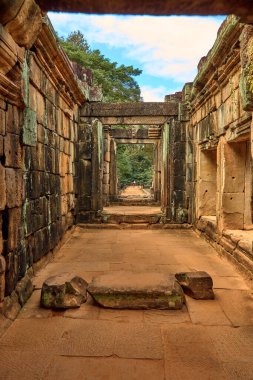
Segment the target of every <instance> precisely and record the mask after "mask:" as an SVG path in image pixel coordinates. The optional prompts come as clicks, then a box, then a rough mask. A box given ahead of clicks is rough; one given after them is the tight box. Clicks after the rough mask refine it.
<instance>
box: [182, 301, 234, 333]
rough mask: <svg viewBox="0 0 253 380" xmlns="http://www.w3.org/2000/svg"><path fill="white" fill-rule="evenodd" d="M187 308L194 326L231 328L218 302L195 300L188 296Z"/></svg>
mask: <svg viewBox="0 0 253 380" xmlns="http://www.w3.org/2000/svg"><path fill="white" fill-rule="evenodd" d="M185 299H186V306H187V309H188V311H189V314H190V318H191V321H192V323H193V324H200V325H207V326H211V325H214V326H219V325H220V326H231V321H230V320H229V319H228V317H227V316H226V314H225V313H224V311H223V310H222V308H221V306H220V303H219V302H218V300H216V299H214V300H195V299H192V298H190V297H188V296H186V298H185Z"/></svg>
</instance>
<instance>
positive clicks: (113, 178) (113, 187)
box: [109, 139, 118, 200]
mask: <svg viewBox="0 0 253 380" xmlns="http://www.w3.org/2000/svg"><path fill="white" fill-rule="evenodd" d="M109 190H110V200H115V198H116V197H117V193H118V189H117V162H116V142H115V141H114V140H113V139H111V141H110V189H109Z"/></svg>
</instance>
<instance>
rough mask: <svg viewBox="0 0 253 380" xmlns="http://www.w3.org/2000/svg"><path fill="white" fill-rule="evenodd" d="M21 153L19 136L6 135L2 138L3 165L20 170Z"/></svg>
mask: <svg viewBox="0 0 253 380" xmlns="http://www.w3.org/2000/svg"><path fill="white" fill-rule="evenodd" d="M21 152H22V151H21V145H20V142H19V136H18V135H14V134H11V133H8V134H7V136H5V138H4V154H5V165H6V166H8V167H11V168H21V167H22V157H21Z"/></svg>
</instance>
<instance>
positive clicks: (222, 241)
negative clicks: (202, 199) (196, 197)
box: [194, 216, 253, 287]
mask: <svg viewBox="0 0 253 380" xmlns="http://www.w3.org/2000/svg"><path fill="white" fill-rule="evenodd" d="M194 227H195V231H196V232H198V233H199V234H200V235H201V236H203V237H204V238H205V239H206V240H207V241H208V242H209V243H210V244H211V245H212V246H213V247H214V248H215V249H216V251H217V252H218V253H219V254H221V255H222V256H225V257H226V258H227V259H228V260H229V261H230V262H231V263H233V264H234V265H235V266H236V267H237V269H238V270H239V271H240V273H241V274H242V275H243V277H244V278H245V279H246V280H247V282H248V283H249V285H250V286H251V287H252V286H253V231H252V230H224V231H222V232H219V231H218V228H217V225H216V218H215V217H214V216H203V217H201V218H200V219H199V220H198V221H197V222H196V224H195V226H194Z"/></svg>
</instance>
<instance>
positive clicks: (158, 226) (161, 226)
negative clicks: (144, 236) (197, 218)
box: [78, 223, 192, 230]
mask: <svg viewBox="0 0 253 380" xmlns="http://www.w3.org/2000/svg"><path fill="white" fill-rule="evenodd" d="M78 227H80V228H83V229H112V230H124V229H134V230H146V229H149V230H171V229H192V225H191V224H187V223H183V224H173V223H171V224H170V223H166V224H149V223H134V224H130V223H120V224H115V223H79V224H78Z"/></svg>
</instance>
